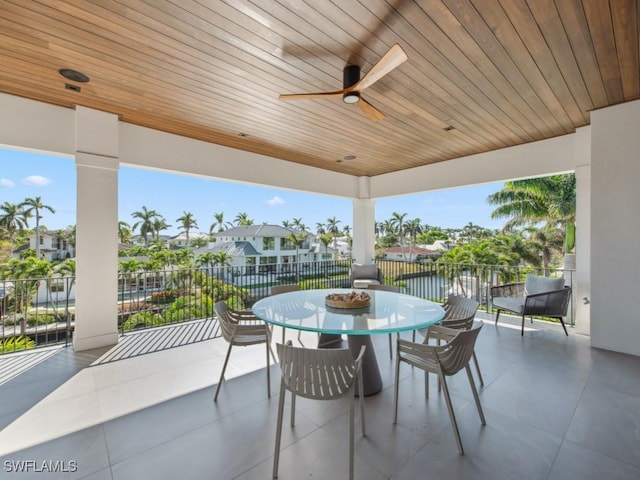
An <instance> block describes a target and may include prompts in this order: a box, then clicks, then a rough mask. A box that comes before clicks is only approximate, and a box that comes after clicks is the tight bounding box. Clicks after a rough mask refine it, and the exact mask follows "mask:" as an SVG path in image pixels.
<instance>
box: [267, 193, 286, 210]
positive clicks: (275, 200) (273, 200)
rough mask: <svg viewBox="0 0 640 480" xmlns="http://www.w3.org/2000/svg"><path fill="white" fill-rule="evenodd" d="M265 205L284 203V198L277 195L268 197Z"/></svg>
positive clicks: (274, 205)
mask: <svg viewBox="0 0 640 480" xmlns="http://www.w3.org/2000/svg"><path fill="white" fill-rule="evenodd" d="M266 203H267V205H269V206H270V207H277V206H278V205H284V203H285V202H284V200H283V199H282V198H280V197H278V196H277V195H276V196H275V197H273V198H270V199H269V200H267V202H266Z"/></svg>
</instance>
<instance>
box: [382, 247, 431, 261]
mask: <svg viewBox="0 0 640 480" xmlns="http://www.w3.org/2000/svg"><path fill="white" fill-rule="evenodd" d="M383 254H384V258H385V259H386V260H398V261H407V262H417V261H420V260H425V259H427V258H429V257H433V256H437V255H438V254H437V253H436V252H434V251H433V250H429V249H427V248H423V247H419V246H417V245H411V246H409V245H405V246H404V247H402V246H400V247H389V248H385V249H384V250H383Z"/></svg>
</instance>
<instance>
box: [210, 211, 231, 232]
mask: <svg viewBox="0 0 640 480" xmlns="http://www.w3.org/2000/svg"><path fill="white" fill-rule="evenodd" d="M213 218H215V222H213V223H212V224H211V226H210V227H209V235H211V234H212V233H213V231H214V230H215V229H216V228H217V229H218V232H222V231H223V230H224V229H226V228H227V227H229V226H230V223H229V222H225V221H224V212H217V213H214V214H213Z"/></svg>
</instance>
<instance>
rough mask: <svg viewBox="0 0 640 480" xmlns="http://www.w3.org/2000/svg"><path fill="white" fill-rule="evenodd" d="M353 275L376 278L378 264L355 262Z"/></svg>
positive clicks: (355, 276) (354, 276)
mask: <svg viewBox="0 0 640 480" xmlns="http://www.w3.org/2000/svg"><path fill="white" fill-rule="evenodd" d="M352 276H353V278H370V279H373V280H375V279H377V278H378V266H377V265H375V264H372V265H359V264H355V265H353V267H352Z"/></svg>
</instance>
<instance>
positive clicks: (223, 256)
mask: <svg viewBox="0 0 640 480" xmlns="http://www.w3.org/2000/svg"><path fill="white" fill-rule="evenodd" d="M213 256H214V258H215V265H220V266H222V267H228V266H230V265H231V260H233V258H232V257H231V255H229V254H228V253H227V252H222V251H220V252H216V253H214V254H213Z"/></svg>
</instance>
